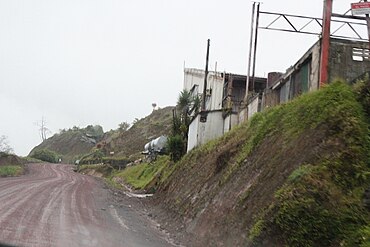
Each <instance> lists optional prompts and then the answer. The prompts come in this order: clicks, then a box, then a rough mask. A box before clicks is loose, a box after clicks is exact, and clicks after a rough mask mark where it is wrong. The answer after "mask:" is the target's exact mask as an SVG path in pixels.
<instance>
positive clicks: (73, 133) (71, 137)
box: [29, 125, 104, 163]
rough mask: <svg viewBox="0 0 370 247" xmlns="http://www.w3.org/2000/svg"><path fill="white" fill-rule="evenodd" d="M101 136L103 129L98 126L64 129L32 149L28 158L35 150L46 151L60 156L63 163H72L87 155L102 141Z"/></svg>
mask: <svg viewBox="0 0 370 247" xmlns="http://www.w3.org/2000/svg"><path fill="white" fill-rule="evenodd" d="M103 136H104V131H103V128H102V127H101V126H99V125H95V126H93V125H88V126H87V127H86V128H78V127H73V128H72V129H68V130H65V129H64V130H61V131H60V132H59V133H58V134H55V135H53V136H52V137H50V138H48V139H46V140H45V141H43V142H42V143H41V144H40V145H38V146H36V147H34V148H33V149H32V150H31V152H30V154H29V156H31V155H32V153H34V152H35V151H36V150H42V149H48V150H50V151H54V152H56V153H57V154H59V155H61V156H62V160H63V162H67V163H72V162H74V160H75V159H77V158H79V157H80V156H82V155H85V154H87V153H89V152H90V150H91V149H92V148H93V147H95V145H96V143H98V142H99V141H101V140H102V138H103Z"/></svg>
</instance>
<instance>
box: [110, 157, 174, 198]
mask: <svg viewBox="0 0 370 247" xmlns="http://www.w3.org/2000/svg"><path fill="white" fill-rule="evenodd" d="M170 166H171V162H170V158H169V156H159V157H157V159H156V160H155V161H154V162H152V163H146V162H144V163H140V164H137V165H133V166H129V167H127V168H125V169H124V170H122V171H115V172H113V173H112V174H111V176H110V179H111V180H116V181H117V178H119V179H120V180H121V181H123V182H124V183H126V184H128V185H129V186H130V187H132V188H133V189H135V190H144V189H147V190H148V191H150V192H154V191H155V189H156V188H157V187H158V185H159V184H160V183H162V182H163V181H164V180H165V179H166V178H167V177H168V175H169V173H168V172H169V171H170Z"/></svg>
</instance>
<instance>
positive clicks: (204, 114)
mask: <svg viewBox="0 0 370 247" xmlns="http://www.w3.org/2000/svg"><path fill="white" fill-rule="evenodd" d="M209 46H210V39H208V40H207V54H206V69H205V72H204V85H203V98H202V110H201V112H200V121H201V122H202V123H204V122H206V121H207V112H206V99H207V80H208V61H209Z"/></svg>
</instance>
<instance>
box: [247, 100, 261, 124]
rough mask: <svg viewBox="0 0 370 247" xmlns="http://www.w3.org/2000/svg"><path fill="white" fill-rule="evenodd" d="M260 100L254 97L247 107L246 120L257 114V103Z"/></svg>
mask: <svg viewBox="0 0 370 247" xmlns="http://www.w3.org/2000/svg"><path fill="white" fill-rule="evenodd" d="M259 101H260V99H259V98H258V97H255V98H254V100H253V101H252V102H250V103H249V105H248V119H250V118H251V117H252V116H253V114H255V113H257V112H258V103H259Z"/></svg>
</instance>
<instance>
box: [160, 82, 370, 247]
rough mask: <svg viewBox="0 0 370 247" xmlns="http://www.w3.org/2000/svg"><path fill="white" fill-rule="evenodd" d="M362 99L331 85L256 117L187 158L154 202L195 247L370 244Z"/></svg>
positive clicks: (366, 104) (362, 92) (364, 92)
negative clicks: (185, 225)
mask: <svg viewBox="0 0 370 247" xmlns="http://www.w3.org/2000/svg"><path fill="white" fill-rule="evenodd" d="M369 99H370V93H369V85H367V87H366V86H365V85H363V86H362V89H361V86H357V89H356V90H353V89H352V88H351V87H350V86H348V85H346V84H344V83H340V82H335V83H332V84H330V85H329V86H327V87H325V88H323V89H321V90H319V91H317V92H313V93H308V94H304V95H302V96H301V97H299V98H297V99H295V100H293V101H291V102H289V103H287V104H282V105H279V106H277V107H273V108H271V109H268V110H266V111H264V112H262V113H258V114H256V115H255V116H254V117H253V118H252V119H251V121H249V122H248V123H246V124H243V125H241V126H239V127H237V128H236V129H234V130H233V131H231V132H230V133H228V134H227V135H225V136H223V137H222V138H220V139H218V140H215V141H211V142H209V143H208V144H206V145H204V146H201V147H199V148H197V149H195V150H194V151H192V152H190V153H189V154H187V155H186V156H185V157H184V158H183V159H182V160H181V161H180V162H178V163H177V164H176V165H175V169H174V171H173V172H172V174H171V176H169V179H167V181H165V182H164V184H163V185H162V186H160V189H159V197H160V200H162V201H164V204H165V205H168V206H167V207H168V208H169V209H170V210H171V211H175V212H177V213H178V214H179V215H181V217H183V218H188V219H192V221H190V222H196V223H192V224H190V225H189V227H191V229H192V232H193V233H194V234H195V235H198V234H199V235H202V238H201V239H198V240H199V241H200V242H198V244H199V243H201V244H199V246H201V245H202V244H203V245H209V244H216V243H219V242H218V241H221V242H224V243H228V244H235V245H248V246H251V245H256V246H260V245H262V246H266V245H267V246H284V245H287V246H369V245H368V244H370V242H369V241H370V230H369V229H370V215H369V211H368V210H367V209H366V208H365V205H364V203H363V195H364V191H365V189H366V188H368V187H369V185H370V180H369V178H370V177H369V175H370V169H369V154H370V152H369V148H370V146H369V122H368V118H367V117H366V114H365V112H366V111H369V108H370V101H369ZM189 178H191V179H189ZM213 215H217V217H215V216H213ZM220 222H222V224H220ZM221 226H222V227H221ZM227 229H228V230H227ZM216 236H217V237H216ZM202 241H203V242H202Z"/></svg>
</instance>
